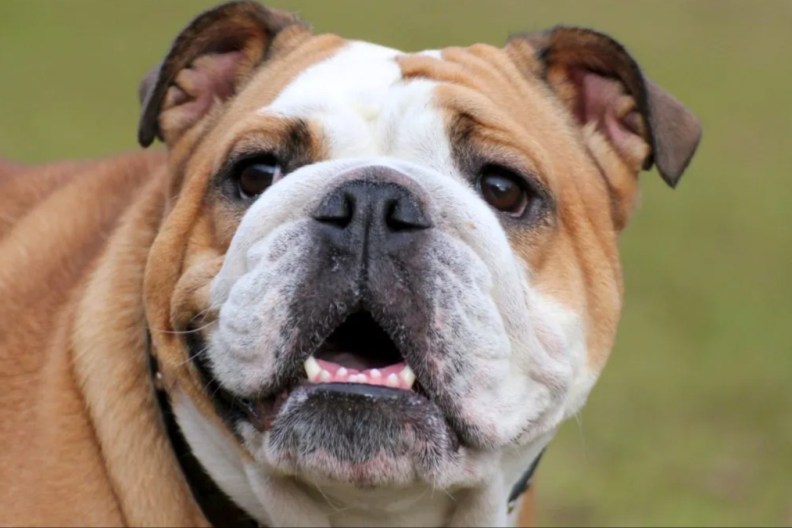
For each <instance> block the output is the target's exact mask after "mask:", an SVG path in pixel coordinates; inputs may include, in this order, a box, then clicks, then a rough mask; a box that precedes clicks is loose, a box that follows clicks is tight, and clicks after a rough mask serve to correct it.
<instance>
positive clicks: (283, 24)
mask: <svg viewBox="0 0 792 528" xmlns="http://www.w3.org/2000/svg"><path fill="white" fill-rule="evenodd" d="M293 27H299V28H301V30H303V31H306V32H307V31H308V27H307V26H306V25H305V24H303V23H302V22H301V21H299V19H297V17H296V16H294V15H292V14H290V13H286V12H283V11H279V10H275V9H267V8H266V7H264V6H262V5H260V4H257V3H255V2H230V3H227V4H223V5H221V6H219V7H216V8H214V9H211V10H209V11H206V12H205V13H203V14H201V15H199V16H198V17H197V18H196V19H195V20H193V21H192V22H191V23H190V24H189V25H188V26H187V27H186V28H185V29H184V30H183V31H182V32H181V33H179V36H178V37H176V40H175V41H174V42H173V45H172V46H171V49H170V51H169V52H168V55H167V56H166V57H165V60H163V61H162V63H161V64H160V65H159V66H157V67H156V68H154V69H153V70H152V71H150V72H149V73H148V74H147V75H146V77H145V78H144V79H143V82H142V83H141V85H140V92H139V95H140V100H141V103H142V106H143V110H142V114H141V117H140V124H139V126H138V141H139V142H140V144H141V145H142V146H143V147H148V146H149V145H151V143H152V142H153V141H154V138H155V137H158V138H160V139H162V140H164V141H165V143H167V144H168V145H173V143H174V142H175V141H176V140H177V139H178V138H180V137H182V136H183V135H184V133H185V132H186V131H187V130H189V129H190V128H192V127H193V126H194V125H195V124H196V123H198V122H199V121H200V120H201V119H202V118H203V117H204V116H205V115H206V114H207V113H209V111H210V110H211V109H212V108H213V107H214V106H215V105H216V104H222V102H224V101H226V100H228V99H229V98H230V97H232V96H234V95H235V94H236V93H237V92H238V90H239V88H240V87H241V85H242V84H243V83H244V82H245V81H246V80H247V78H248V76H249V74H250V73H251V72H252V71H253V70H254V69H255V68H256V67H257V66H258V65H259V64H260V63H261V62H262V60H263V59H264V57H265V56H266V54H267V52H268V51H269V49H270V46H271V44H272V42H273V41H274V40H275V38H276V37H277V36H278V34H279V33H281V32H282V31H283V30H285V29H286V28H293Z"/></svg>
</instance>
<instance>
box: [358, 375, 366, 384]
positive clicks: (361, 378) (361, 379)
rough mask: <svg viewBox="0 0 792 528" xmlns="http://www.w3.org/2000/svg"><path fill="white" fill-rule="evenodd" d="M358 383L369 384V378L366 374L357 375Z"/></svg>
mask: <svg viewBox="0 0 792 528" xmlns="http://www.w3.org/2000/svg"><path fill="white" fill-rule="evenodd" d="M357 382H358V383H368V376H366V375H365V374H358V375H357Z"/></svg>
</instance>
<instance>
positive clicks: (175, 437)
mask: <svg viewBox="0 0 792 528" xmlns="http://www.w3.org/2000/svg"><path fill="white" fill-rule="evenodd" d="M146 352H147V354H148V358H149V368H150V371H151V380H152V382H153V384H154V387H155V390H156V393H157V402H158V404H159V409H160V414H161V416H162V420H163V422H164V424H165V430H166V431H167V432H168V437H169V438H170V442H171V447H172V448H173V452H174V453H175V454H176V458H177V459H178V461H179V465H180V466H181V469H182V473H183V474H184V478H185V480H187V483H188V484H189V485H190V490H192V493H193V497H195V501H196V502H197V503H198V505H199V506H200V507H201V511H203V514H204V515H205V516H206V519H207V520H208V521H209V523H210V524H211V525H212V526H239V527H243V528H258V526H259V524H258V522H256V520H255V519H253V518H252V517H251V516H250V515H248V514H247V513H245V511H244V510H242V509H241V508H240V507H239V506H237V505H236V504H234V502H233V501H232V500H231V499H229V498H228V496H227V495H226V494H225V493H224V492H223V491H222V490H221V489H220V488H219V487H218V486H217V484H216V483H215V481H214V480H212V478H211V477H210V476H209V475H208V474H207V473H206V470H205V469H204V468H203V466H202V465H201V463H200V462H199V461H198V459H197V458H195V455H194V454H193V452H192V450H191V449H190V446H189V445H188V444H187V441H186V440H185V439H184V435H183V434H182V432H181V429H180V428H179V425H178V424H177V423H176V417H175V416H174V414H173V409H172V408H171V404H170V399H169V397H168V393H167V391H166V390H165V388H164V387H163V386H162V383H161V382H160V378H161V374H160V372H159V368H158V365H157V359H156V358H155V357H154V354H152V353H151V335H150V334H149V333H148V332H146ZM543 454H544V449H543V450H542V451H541V452H540V453H539V455H538V456H537V457H536V458H535V459H534V461H533V462H531V465H530V466H529V467H528V469H527V470H526V471H525V473H523V475H522V476H521V477H520V479H519V480H518V481H517V482H516V483H515V484H514V486H513V487H512V489H511V493H509V499H508V502H507V505H508V511H509V513H511V512H512V510H514V507H515V505H516V504H517V500H518V499H519V498H520V497H521V496H522V495H523V494H524V493H525V492H526V491H528V490H529V489H530V488H531V481H532V480H533V476H534V473H535V472H536V468H537V467H538V466H539V461H540V460H541V459H542V455H543Z"/></svg>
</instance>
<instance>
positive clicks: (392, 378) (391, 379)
mask: <svg viewBox="0 0 792 528" xmlns="http://www.w3.org/2000/svg"><path fill="white" fill-rule="evenodd" d="M385 383H387V385H388V387H398V386H399V378H398V377H397V376H396V374H389V375H388V377H387V378H385Z"/></svg>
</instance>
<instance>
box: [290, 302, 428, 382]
mask: <svg viewBox="0 0 792 528" xmlns="http://www.w3.org/2000/svg"><path fill="white" fill-rule="evenodd" d="M303 366H304V368H305V374H306V376H307V378H308V383H312V384H319V383H359V384H363V385H376V386H383V387H391V388H394V389H402V390H412V389H413V385H414V384H415V373H414V372H413V370H412V369H411V368H410V367H409V366H408V365H407V363H406V362H405V361H404V358H403V357H402V355H401V353H400V352H399V350H398V349H397V347H396V345H395V344H394V343H393V341H392V340H391V339H390V337H389V336H388V335H387V334H386V333H385V331H384V330H382V328H381V327H380V326H379V325H378V324H377V322H376V321H375V320H374V318H373V317H372V316H371V314H369V313H368V312H364V311H360V312H355V313H353V314H352V315H350V316H349V317H348V318H347V319H346V320H345V321H344V322H343V323H342V324H341V325H340V326H339V327H338V328H336V329H335V330H334V331H333V333H332V334H331V335H330V336H329V337H328V338H327V339H326V340H325V341H324V343H322V345H321V346H320V347H319V348H318V349H317V351H316V352H314V353H313V354H312V355H311V356H309V357H308V359H306V360H305V362H304V363H303Z"/></svg>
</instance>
